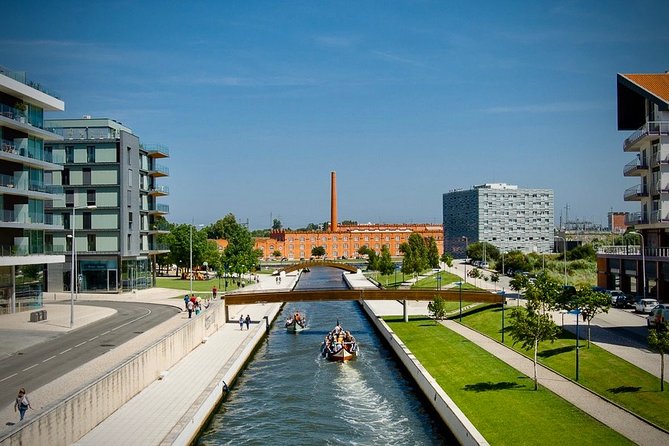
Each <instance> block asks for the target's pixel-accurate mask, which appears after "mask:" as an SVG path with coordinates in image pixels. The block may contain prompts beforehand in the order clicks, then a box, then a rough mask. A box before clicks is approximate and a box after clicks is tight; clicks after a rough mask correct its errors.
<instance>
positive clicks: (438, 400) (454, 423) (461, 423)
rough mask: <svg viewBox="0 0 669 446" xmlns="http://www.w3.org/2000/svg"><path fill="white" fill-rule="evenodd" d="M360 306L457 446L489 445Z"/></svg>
mask: <svg viewBox="0 0 669 446" xmlns="http://www.w3.org/2000/svg"><path fill="white" fill-rule="evenodd" d="M360 305H362V308H363V309H364V310H365V312H366V313H367V315H368V316H369V318H370V319H371V321H372V323H373V324H374V326H375V327H376V328H377V329H378V330H379V332H380V333H381V335H382V336H383V338H384V339H385V340H386V341H388V344H389V345H390V348H391V349H392V350H393V351H394V352H395V355H397V357H398V358H399V360H400V361H401V362H402V364H404V367H405V368H406V370H407V371H408V373H409V374H410V375H411V377H412V378H413V379H414V381H415V382H416V384H417V385H418V387H419V388H420V389H421V391H422V392H423V394H424V395H425V397H426V398H427V399H428V400H429V401H430V404H432V407H433V408H434V410H435V411H436V412H437V413H438V414H439V416H440V417H441V419H442V420H443V421H444V423H445V424H446V425H447V426H448V428H449V429H450V430H451V431H452V432H453V435H454V436H455V438H456V439H457V440H458V441H459V442H460V444H462V445H488V444H489V443H488V442H487V441H486V439H485V438H484V437H483V435H481V433H480V432H479V431H478V429H476V427H475V426H474V425H473V424H472V423H471V421H469V419H468V418H467V416H466V415H465V414H464V413H462V411H461V410H460V408H459V407H458V406H457V405H456V404H455V403H454V402H453V400H452V399H451V398H450V397H449V396H448V395H447V394H446V392H444V390H443V389H442V388H441V386H439V384H438V383H437V381H436V380H435V379H434V378H433V377H432V376H431V375H430V373H429V372H428V371H427V370H426V369H425V368H424V367H423V365H422V364H421V363H420V361H418V360H417V359H416V357H415V356H414V355H413V353H411V351H410V350H409V349H408V348H407V347H406V346H405V345H404V343H402V340H401V339H400V338H399V337H397V335H395V333H393V331H392V329H391V328H390V327H389V326H388V325H387V324H386V323H385V321H383V320H382V319H381V318H379V317H378V316H377V315H376V314H375V313H374V311H373V310H372V309H371V308H370V307H369V305H367V303H366V302H365V301H360Z"/></svg>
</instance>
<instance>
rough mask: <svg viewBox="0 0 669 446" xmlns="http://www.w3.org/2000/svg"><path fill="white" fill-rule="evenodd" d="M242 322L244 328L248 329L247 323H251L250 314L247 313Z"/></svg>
mask: <svg viewBox="0 0 669 446" xmlns="http://www.w3.org/2000/svg"><path fill="white" fill-rule="evenodd" d="M244 322H245V323H246V329H247V330H248V329H249V325H251V316H250V315H248V314H247V315H246V319H244Z"/></svg>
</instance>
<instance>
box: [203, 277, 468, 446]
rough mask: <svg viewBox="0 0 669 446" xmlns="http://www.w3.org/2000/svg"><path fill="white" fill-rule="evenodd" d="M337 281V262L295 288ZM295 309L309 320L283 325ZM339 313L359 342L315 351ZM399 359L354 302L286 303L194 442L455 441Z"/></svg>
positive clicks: (328, 285)
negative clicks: (327, 352) (343, 358)
mask: <svg viewBox="0 0 669 446" xmlns="http://www.w3.org/2000/svg"><path fill="white" fill-rule="evenodd" d="M337 287H338V288H346V285H345V283H344V282H343V280H342V279H341V271H340V270H336V269H333V268H313V269H312V270H311V272H308V273H303V274H302V277H301V278H300V281H299V283H298V286H297V289H332V288H337ZM294 311H301V312H303V313H304V314H305V315H306V317H307V320H308V329H307V330H304V331H302V332H300V333H297V334H292V333H287V332H286V330H285V329H284V327H283V321H284V320H285V318H286V316H287V315H289V314H291V313H292V312H294ZM337 320H339V322H340V323H341V325H342V326H343V327H344V329H345V330H350V331H351V333H352V334H353V335H354V336H355V337H356V339H357V340H358V344H359V345H360V354H359V356H358V358H357V359H355V360H353V361H350V362H347V363H333V362H328V361H326V360H325V359H323V358H322V357H321V355H320V344H321V342H322V340H323V338H324V337H325V335H326V333H327V332H328V331H330V330H331V329H332V328H334V326H335V324H336V323H337ZM401 367H402V366H401V365H400V364H398V363H396V361H395V358H394V357H393V354H392V352H391V351H390V350H389V349H388V348H387V347H386V346H385V345H384V344H383V342H382V340H381V339H380V338H379V337H378V335H377V333H376V332H375V329H374V327H372V325H371V324H370V323H369V321H368V320H367V319H366V316H365V314H364V313H363V311H362V310H361V309H360V307H359V305H358V303H357V302H312V303H300V302H297V303H289V304H286V306H285V307H284V309H283V312H282V313H281V314H280V315H279V316H278V318H277V320H276V322H275V323H274V324H273V326H272V328H271V331H270V333H269V336H268V337H267V338H266V339H265V341H264V342H263V343H262V344H261V345H260V347H259V349H258V351H257V352H256V354H255V356H254V357H253V359H252V360H251V362H250V363H249V364H248V365H247V367H246V369H245V370H244V372H243V373H242V374H241V375H240V376H239V378H238V380H237V382H236V383H235V385H234V387H233V388H232V389H231V391H230V393H229V394H228V396H227V398H226V399H225V401H224V402H223V403H222V404H221V406H220V408H219V410H218V412H217V413H216V414H215V415H214V416H213V417H212V420H211V422H210V424H209V426H208V427H207V429H206V430H205V431H204V432H203V433H202V435H201V436H200V438H199V440H198V444H200V445H219V444H234V445H240V444H245V445H249V444H295V443H297V444H303V445H315V444H319V445H320V444H328V445H340V444H342V445H343V444H346V445H367V444H384V445H426V444H437V445H438V444H457V443H456V441H455V440H454V439H453V437H452V436H451V433H450V431H448V429H447V428H446V427H445V426H444V425H443V423H442V422H441V420H438V418H437V416H436V415H435V414H434V413H433V412H431V409H430V408H429V403H427V402H426V401H424V400H423V399H422V398H420V397H419V396H418V395H419V393H420V391H419V389H418V388H417V387H415V385H414V384H413V383H412V382H411V381H410V380H409V379H407V377H406V375H405V372H404V371H403V370H402V368H401Z"/></svg>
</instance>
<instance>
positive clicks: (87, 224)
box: [84, 212, 91, 229]
mask: <svg viewBox="0 0 669 446" xmlns="http://www.w3.org/2000/svg"><path fill="white" fill-rule="evenodd" d="M84 229H91V213H90V212H84Z"/></svg>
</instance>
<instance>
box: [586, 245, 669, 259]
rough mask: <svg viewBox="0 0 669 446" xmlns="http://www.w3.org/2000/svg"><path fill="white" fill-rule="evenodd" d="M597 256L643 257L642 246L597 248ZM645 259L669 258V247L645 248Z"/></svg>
mask: <svg viewBox="0 0 669 446" xmlns="http://www.w3.org/2000/svg"><path fill="white" fill-rule="evenodd" d="M597 254H608V255H616V256H637V257H640V256H641V246H639V245H625V246H623V245H620V246H600V247H599V248H597ZM643 254H644V256H645V257H647V258H648V257H669V247H659V248H645V249H644V250H643Z"/></svg>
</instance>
